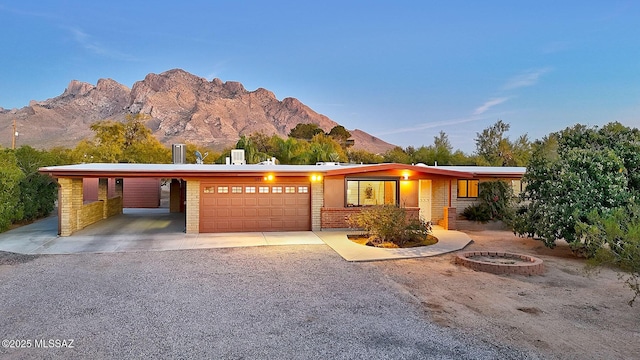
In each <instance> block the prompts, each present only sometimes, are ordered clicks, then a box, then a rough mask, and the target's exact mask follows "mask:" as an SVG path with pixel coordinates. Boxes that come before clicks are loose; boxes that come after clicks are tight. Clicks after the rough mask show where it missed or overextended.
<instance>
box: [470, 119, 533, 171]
mask: <svg viewBox="0 0 640 360" xmlns="http://www.w3.org/2000/svg"><path fill="white" fill-rule="evenodd" d="M509 128H510V125H509V124H507V123H504V122H502V120H498V121H497V122H496V123H495V124H493V125H491V126H490V127H488V128H486V129H484V130H483V131H482V132H481V133H478V134H476V139H475V142H476V155H477V156H478V164H477V165H485V166H486V165H488V166H526V164H527V162H528V159H529V154H530V151H531V142H530V141H529V139H528V137H527V135H526V134H525V135H522V136H520V137H519V138H518V139H517V140H516V141H515V142H511V141H510V140H509V138H508V137H506V136H505V134H506V132H507V131H509Z"/></svg>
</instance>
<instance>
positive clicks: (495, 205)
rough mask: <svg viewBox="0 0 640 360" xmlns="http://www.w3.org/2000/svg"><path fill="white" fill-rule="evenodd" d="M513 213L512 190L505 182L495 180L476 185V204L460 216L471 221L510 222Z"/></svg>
mask: <svg viewBox="0 0 640 360" xmlns="http://www.w3.org/2000/svg"><path fill="white" fill-rule="evenodd" d="M514 212H515V210H514V198H513V189H512V188H511V186H510V185H509V184H508V183H507V182H505V181H502V180H496V181H485V182H481V183H480V184H478V202H477V203H476V204H474V205H470V206H468V207H467V208H466V209H464V210H463V211H462V213H461V215H462V216H464V218H465V219H467V220H471V221H479V222H488V221H498V220H502V221H505V222H510V221H511V220H512V219H513V217H514Z"/></svg>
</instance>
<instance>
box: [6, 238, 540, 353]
mask: <svg viewBox="0 0 640 360" xmlns="http://www.w3.org/2000/svg"><path fill="white" fill-rule="evenodd" d="M0 255H3V256H0V264H3V265H0V305H1V307H0V338H1V339H10V340H11V339H21V340H30V341H32V347H31V348H23V349H7V348H0V357H2V358H43V357H44V358H47V357H51V358H65V359H68V358H93V359H97V358H117V359H124V358H176V359H201V358H222V359H256V358H260V359H265V358H269V359H278V358H287V359H312V358H326V359H358V358H362V359H365V358H366V359H369V358H375V359H396V358H419V359H425V358H436V359H464V358H468V359H483V358H486V359H495V358H501V359H509V358H513V359H523V358H536V357H537V356H536V355H535V354H530V353H524V352H522V351H520V350H518V349H514V348H510V347H508V346H501V345H497V344H489V343H486V342H480V341H479V340H475V339H473V338H470V337H467V336H465V334H463V333H460V332H457V331H454V330H452V329H448V328H442V327H439V326H437V325H434V324H433V323H431V322H430V321H429V316H428V314H426V313H424V312H423V310H420V308H421V307H420V306H419V304H418V303H416V300H415V299H414V298H412V297H411V296H410V295H408V294H407V293H406V292H404V291H402V290H400V287H399V286H397V285H396V284H395V283H394V282H393V281H391V280H390V279H388V278H386V277H381V276H380V274H379V273H378V272H377V271H376V268H375V267H374V266H373V265H371V264H367V263H349V262H346V261H344V260H343V259H342V258H340V257H339V256H338V255H337V254H335V253H334V252H333V251H332V250H331V249H330V248H329V247H327V246H324V245H307V246H273V247H257V248H236V249H207V250H183V251H165V252H132V253H110V254H77V255H42V256H38V257H35V258H32V257H29V256H19V257H16V258H12V256H13V255H11V256H9V255H7V254H6V253H5V254H0ZM425 276H428V275H427V274H425ZM49 339H51V340H60V341H59V342H58V344H60V343H61V341H62V340H69V339H73V343H72V346H73V348H56V347H55V342H53V344H54V346H53V347H49V348H42V345H43V342H42V340H45V342H44V344H48V343H47V341H48V340H49ZM36 342H37V344H38V345H39V346H40V348H34V345H35V344H36ZM3 344H4V343H3ZM67 345H69V344H68V341H67Z"/></svg>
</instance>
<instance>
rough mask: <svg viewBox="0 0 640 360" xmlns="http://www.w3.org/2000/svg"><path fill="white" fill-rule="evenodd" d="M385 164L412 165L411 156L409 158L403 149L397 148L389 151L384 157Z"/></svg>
mask: <svg viewBox="0 0 640 360" xmlns="http://www.w3.org/2000/svg"><path fill="white" fill-rule="evenodd" d="M383 158H384V161H385V162H390V163H399V164H411V156H409V155H408V154H407V153H406V152H405V151H404V150H403V149H402V148H401V147H399V146H396V147H394V148H393V149H391V150H389V151H387V152H386V153H384V155H383Z"/></svg>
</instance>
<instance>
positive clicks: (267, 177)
mask: <svg viewBox="0 0 640 360" xmlns="http://www.w3.org/2000/svg"><path fill="white" fill-rule="evenodd" d="M264 180H265V181H273V175H271V174H269V175H265V177H264Z"/></svg>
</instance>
